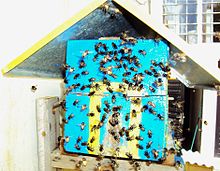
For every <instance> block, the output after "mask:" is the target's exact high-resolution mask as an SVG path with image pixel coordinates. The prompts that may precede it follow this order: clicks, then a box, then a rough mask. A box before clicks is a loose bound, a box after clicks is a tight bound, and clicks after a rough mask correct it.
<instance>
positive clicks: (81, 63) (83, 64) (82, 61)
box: [79, 60, 86, 69]
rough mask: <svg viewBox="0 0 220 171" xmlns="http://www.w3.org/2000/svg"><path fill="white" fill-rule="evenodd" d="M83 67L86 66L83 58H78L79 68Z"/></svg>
mask: <svg viewBox="0 0 220 171" xmlns="http://www.w3.org/2000/svg"><path fill="white" fill-rule="evenodd" d="M84 67H86V63H85V61H84V60H80V62H79V68H80V69H81V68H84Z"/></svg>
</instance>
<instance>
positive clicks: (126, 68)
mask: <svg viewBox="0 0 220 171" xmlns="http://www.w3.org/2000/svg"><path fill="white" fill-rule="evenodd" d="M123 68H124V69H125V70H126V71H127V70H128V66H127V65H126V64H125V63H124V64H123Z"/></svg>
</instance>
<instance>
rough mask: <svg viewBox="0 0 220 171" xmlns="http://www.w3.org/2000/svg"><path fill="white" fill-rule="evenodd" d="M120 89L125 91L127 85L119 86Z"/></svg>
mask: <svg viewBox="0 0 220 171" xmlns="http://www.w3.org/2000/svg"><path fill="white" fill-rule="evenodd" d="M118 88H119V89H120V90H122V91H125V89H126V88H125V85H124V84H119V86H118Z"/></svg>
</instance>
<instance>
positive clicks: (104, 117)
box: [101, 113, 107, 122]
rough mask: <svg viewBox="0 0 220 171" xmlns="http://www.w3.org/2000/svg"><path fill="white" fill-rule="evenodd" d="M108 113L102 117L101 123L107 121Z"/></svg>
mask: <svg viewBox="0 0 220 171" xmlns="http://www.w3.org/2000/svg"><path fill="white" fill-rule="evenodd" d="M106 115H107V114H106V113H104V114H103V115H102V119H101V122H104V121H105V119H106Z"/></svg>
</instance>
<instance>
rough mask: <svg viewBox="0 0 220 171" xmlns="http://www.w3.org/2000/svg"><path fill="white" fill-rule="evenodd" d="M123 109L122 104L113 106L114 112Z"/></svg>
mask: <svg viewBox="0 0 220 171" xmlns="http://www.w3.org/2000/svg"><path fill="white" fill-rule="evenodd" d="M121 109H122V106H113V107H112V111H113V112H117V111H119V110H121Z"/></svg>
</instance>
